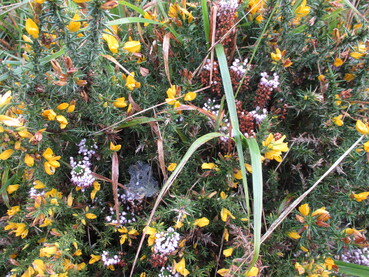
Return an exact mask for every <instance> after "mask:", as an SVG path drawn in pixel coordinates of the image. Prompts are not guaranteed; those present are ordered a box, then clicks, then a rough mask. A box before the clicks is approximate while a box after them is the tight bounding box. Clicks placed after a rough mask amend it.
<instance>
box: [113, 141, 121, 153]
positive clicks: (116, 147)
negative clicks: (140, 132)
mask: <svg viewBox="0 0 369 277" xmlns="http://www.w3.org/2000/svg"><path fill="white" fill-rule="evenodd" d="M121 148H122V145H120V144H117V145H115V144H114V143H112V142H110V150H112V151H119V150H120V149H121Z"/></svg>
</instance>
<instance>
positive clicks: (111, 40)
mask: <svg viewBox="0 0 369 277" xmlns="http://www.w3.org/2000/svg"><path fill="white" fill-rule="evenodd" d="M102 38H103V40H105V41H106V43H107V44H108V47H109V50H110V51H111V52H112V53H114V54H116V53H118V49H119V42H118V40H117V39H116V38H115V36H113V35H109V34H103V35H102Z"/></svg>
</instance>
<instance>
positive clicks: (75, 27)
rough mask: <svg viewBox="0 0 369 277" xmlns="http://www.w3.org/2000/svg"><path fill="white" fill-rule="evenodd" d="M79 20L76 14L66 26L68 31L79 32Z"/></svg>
mask: <svg viewBox="0 0 369 277" xmlns="http://www.w3.org/2000/svg"><path fill="white" fill-rule="evenodd" d="M79 20H81V18H80V17H79V14H78V13H76V14H75V15H74V16H73V18H72V20H71V21H70V22H69V24H68V26H67V27H68V29H69V31H71V32H73V33H74V32H78V31H79V29H80V28H81V22H80V21H79Z"/></svg>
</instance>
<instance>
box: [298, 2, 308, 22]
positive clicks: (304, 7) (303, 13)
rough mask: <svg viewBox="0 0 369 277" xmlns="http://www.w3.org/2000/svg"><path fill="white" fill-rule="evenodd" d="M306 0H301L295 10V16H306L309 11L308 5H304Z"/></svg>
mask: <svg viewBox="0 0 369 277" xmlns="http://www.w3.org/2000/svg"><path fill="white" fill-rule="evenodd" d="M306 2H307V1H306V0H303V1H302V3H301V5H300V6H298V7H297V9H296V10H295V15H296V17H297V18H301V17H304V16H307V15H308V14H309V13H310V7H309V6H307V5H306Z"/></svg>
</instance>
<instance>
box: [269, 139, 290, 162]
mask: <svg viewBox="0 0 369 277" xmlns="http://www.w3.org/2000/svg"><path fill="white" fill-rule="evenodd" d="M285 138H286V136H282V137H281V138H280V139H278V140H275V138H274V135H273V134H269V136H268V137H267V138H266V140H265V141H263V146H264V147H267V152H266V153H265V158H266V159H268V160H276V161H277V162H281V161H282V157H281V155H282V152H287V151H288V150H289V149H288V144H287V142H283V141H284V139H285Z"/></svg>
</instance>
